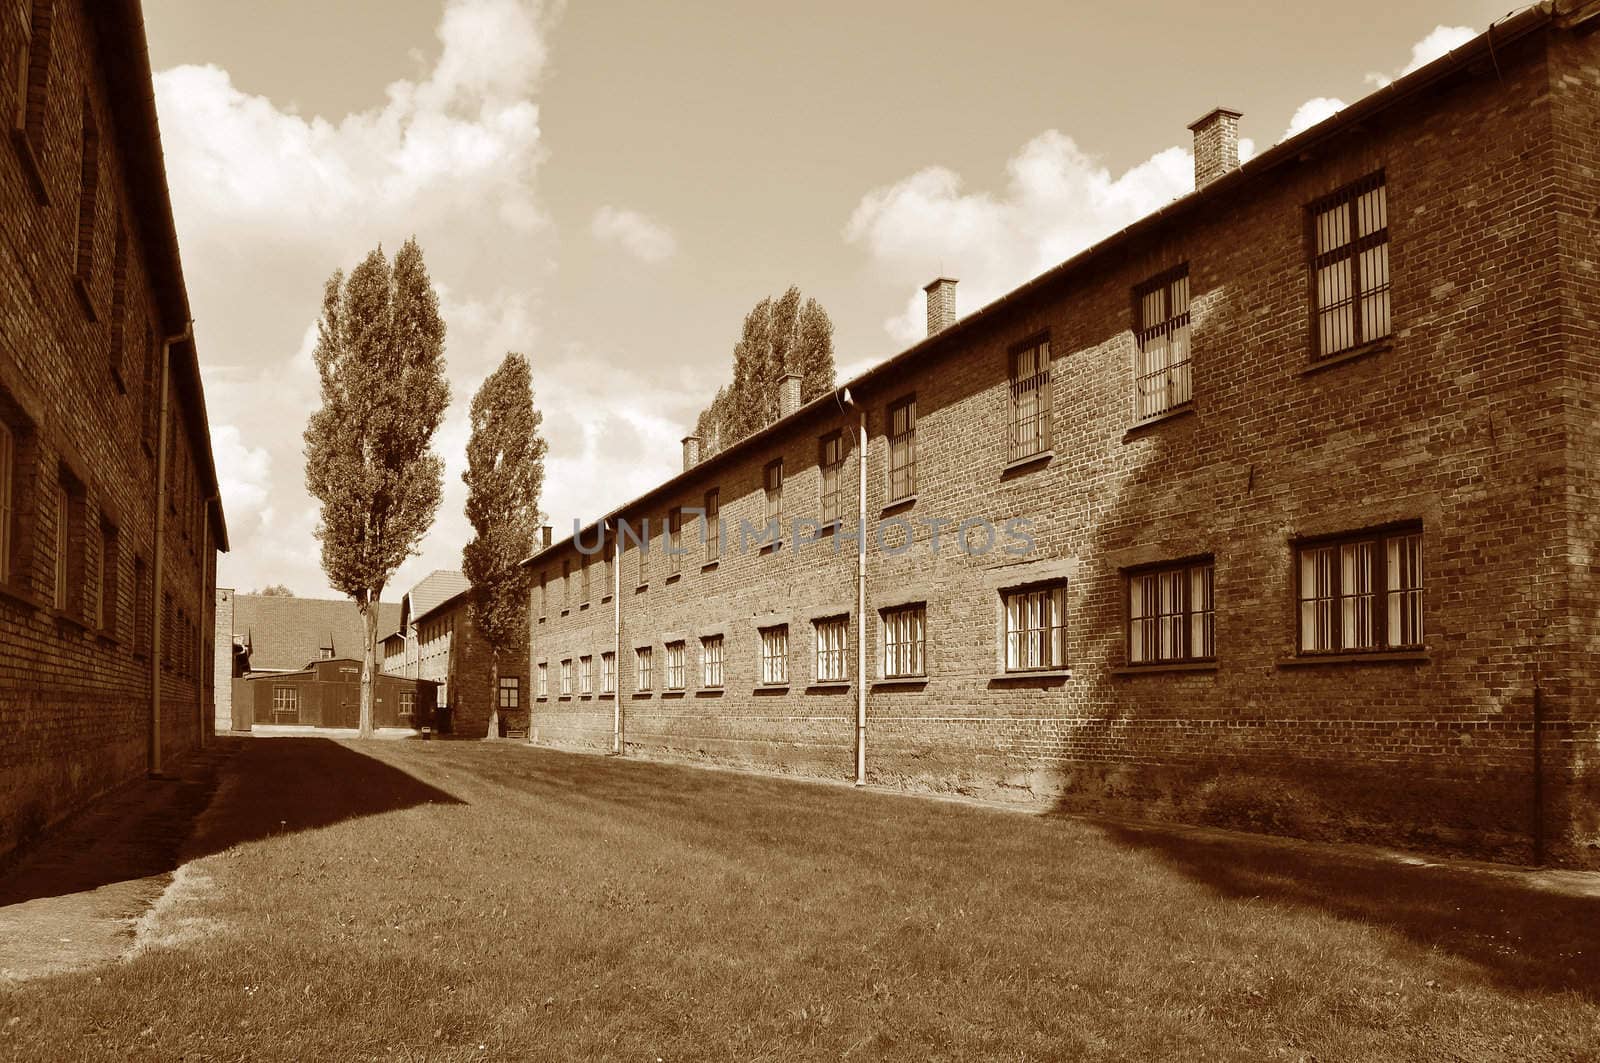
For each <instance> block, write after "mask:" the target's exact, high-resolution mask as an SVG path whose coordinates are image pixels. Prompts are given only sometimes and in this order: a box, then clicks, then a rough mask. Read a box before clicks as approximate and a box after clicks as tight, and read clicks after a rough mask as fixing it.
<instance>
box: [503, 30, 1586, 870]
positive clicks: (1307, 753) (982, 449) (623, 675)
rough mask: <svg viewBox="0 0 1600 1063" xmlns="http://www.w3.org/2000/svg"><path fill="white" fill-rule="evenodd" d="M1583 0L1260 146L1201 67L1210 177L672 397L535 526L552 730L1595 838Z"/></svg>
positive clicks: (1570, 839)
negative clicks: (793, 374)
mask: <svg viewBox="0 0 1600 1063" xmlns="http://www.w3.org/2000/svg"><path fill="white" fill-rule="evenodd" d="M1597 27H1600V4H1596V3H1593V2H1579V0H1559V2H1557V3H1546V4H1542V5H1538V6H1535V7H1531V8H1528V9H1526V10H1524V11H1521V12H1519V13H1517V14H1515V15H1512V16H1509V17H1507V18H1506V19H1503V20H1501V21H1499V22H1497V23H1496V24H1495V25H1494V26H1493V27H1492V28H1491V29H1490V31H1489V32H1487V33H1485V34H1483V35H1481V36H1479V37H1477V38H1476V39H1475V40H1473V41H1471V42H1469V43H1467V44H1464V45H1462V46H1461V47H1459V48H1457V49H1455V50H1454V51H1453V52H1451V53H1450V54H1449V55H1447V56H1445V57H1443V58H1441V59H1439V60H1437V61H1435V62H1433V63H1431V64H1429V65H1427V66H1425V67H1423V68H1421V69H1419V70H1417V71H1415V72H1413V73H1411V74H1409V75H1407V76H1405V77H1403V78H1401V79H1400V80H1398V81H1396V82H1394V83H1393V84H1391V85H1389V86H1387V87H1385V88H1383V89H1381V90H1380V91H1378V92H1376V93H1374V94H1373V95H1371V96H1369V97H1367V98H1365V99H1363V100H1361V101H1359V102H1357V103H1355V104H1353V105H1351V106H1349V107H1347V108H1345V109H1344V110H1343V111H1341V112H1339V113H1338V114H1337V115H1336V116H1334V117H1333V118H1330V119H1328V120H1327V121H1324V122H1323V123H1321V124H1319V125H1317V126H1315V127H1313V128H1312V129H1309V130H1307V131H1305V132H1303V133H1300V134H1299V135H1296V136H1294V137H1292V138H1290V139H1288V140H1286V141H1285V142H1283V143H1281V144H1278V145H1276V146H1274V147H1273V148H1271V149H1270V150H1268V151H1266V152H1264V153H1263V154H1261V155H1259V156H1258V157H1256V158H1254V159H1251V160H1249V161H1248V162H1246V163H1244V164H1243V165H1240V164H1239V159H1238V154H1237V150H1238V149H1237V144H1238V134H1237V124H1236V123H1237V121H1238V117H1239V116H1238V114H1237V113H1236V112H1233V111H1229V110H1226V109H1218V110H1216V111H1213V112H1211V113H1210V114H1208V115H1206V116H1204V117H1203V118H1202V119H1200V120H1199V121H1198V122H1196V123H1195V125H1194V127H1193V129H1194V133H1195V150H1196V186H1197V187H1196V190H1195V191H1194V192H1193V193H1192V194H1190V195H1187V196H1185V197H1183V198H1182V199H1179V200H1177V201H1176V202H1174V203H1172V204H1171V205H1169V206H1167V207H1165V208H1163V209H1161V210H1159V211H1157V212H1155V213H1154V214H1152V215H1150V216H1148V217H1145V218H1144V219H1142V220H1140V221H1139V222H1137V223H1135V224H1133V225H1131V226H1129V227H1128V228H1126V229H1124V230H1123V231H1121V232H1119V233H1117V234H1116V235H1114V236H1112V237H1110V238H1109V239H1106V240H1104V241H1102V242H1101V243H1099V244H1097V245H1095V246H1093V247H1091V248H1089V249H1088V250H1086V251H1084V252H1083V253H1081V254H1079V255H1076V256H1075V257H1073V258H1072V259H1070V260H1068V261H1066V262H1064V263H1062V264H1060V265H1059V266H1057V267H1055V268H1053V269H1051V270H1049V271H1048V272H1046V273H1044V274H1043V275H1041V276H1039V277H1037V278H1035V279H1033V280H1032V281H1029V282H1028V283H1027V284H1024V285H1023V286H1022V287H1020V288H1018V289H1016V290H1015V291H1013V292H1011V293H1009V294H1008V295H1006V296H1004V297H1003V298H1001V299H999V300H997V301H996V302H994V303H992V304H990V305H988V306H986V307H984V308H983V309H981V310H979V311H977V312H975V313H972V314H970V315H968V316H966V317H965V318H960V319H958V318H957V317H956V314H955V303H954V293H955V284H954V282H953V281H950V280H947V279H941V280H938V281H935V282H934V283H933V284H931V285H930V286H929V291H928V296H929V298H928V307H929V335H928V337H927V338H926V339H925V340H923V341H922V342H919V343H918V344H916V345H915V346H914V347H912V348H910V349H909V350H906V351H904V352H902V353H900V354H898V355H897V356H895V357H893V358H891V359H889V360H888V361H886V362H884V363H882V364H881V365H879V366H877V367H876V368H874V369H872V370H870V371H868V372H866V373H864V374H862V375H861V376H859V377H857V378H856V379H854V380H851V381H849V382H848V383H847V384H845V385H844V386H841V387H838V388H836V389H835V390H833V391H831V392H829V393H827V394H826V395H824V396H822V397H821V398H819V399H817V400H816V401H813V402H811V403H809V404H806V405H805V406H803V407H802V406H800V404H799V402H798V389H797V388H793V387H792V383H793V381H785V395H784V396H783V398H784V401H783V403H782V407H781V408H782V410H783V414H784V415H783V416H782V417H781V419H780V420H778V421H777V422H776V423H775V424H773V425H771V426H769V427H768V428H766V429H765V430H763V431H761V432H759V433H757V434H755V435H754V436H752V437H749V438H747V439H745V440H743V441H741V442H739V443H738V444H737V445H734V446H732V447H729V448H728V449H726V450H723V451H721V452H719V453H717V454H715V455H713V456H711V457H709V458H707V459H706V460H704V461H700V460H698V442H697V441H696V440H694V439H688V440H685V445H684V449H685V459H684V470H683V472H682V474H681V475H678V476H676V477H674V478H673V479H671V480H669V481H667V482H665V483H662V484H660V485H658V486H657V487H655V488H654V489H652V490H650V491H649V492H647V493H646V494H644V495H643V496H641V497H639V498H637V499H635V500H633V501H631V502H629V503H627V504H626V505H624V506H622V507H621V508H619V509H618V510H616V511H615V512H613V513H610V514H607V515H606V516H605V517H604V518H603V519H601V520H599V521H597V522H595V524H593V525H591V526H589V527H586V528H584V529H582V530H581V531H580V532H579V534H578V535H576V536H575V537H574V538H568V539H566V540H564V541H561V542H558V543H556V544H554V545H552V546H549V547H548V548H545V549H541V550H540V551H539V552H538V553H536V554H535V555H534V556H533V557H532V558H530V559H529V560H528V562H527V564H528V566H529V569H530V572H531V574H532V576H533V583H534V590H533V592H532V599H531V602H530V611H529V616H530V623H529V626H530V638H529V646H530V658H529V662H528V663H529V675H530V685H531V686H532V688H533V689H532V691H531V694H532V719H531V725H530V726H531V728H532V736H531V737H532V738H533V740H535V741H537V742H541V743H550V744H557V745H563V746H571V747H579V748H591V749H597V750H616V751H619V752H629V753H634V752H638V753H645V754H657V755H668V756H683V757H697V758H706V759H709V760H716V761H722V762H728V763H735V764H746V765H753V766H760V767H764V768H776V769H780V770H784V771H791V772H796V773H804V774H808V775H815V776H823V777H833V778H841V779H851V778H854V779H856V780H857V781H861V782H870V783H876V784H883V785H889V786H897V787H905V788H912V789H925V790H935V791H958V792H962V793H972V794H980V795H987V796H1000V797H1015V798H1018V799H1024V800H1031V801H1050V802H1055V803H1057V804H1059V805H1060V806H1061V807H1063V808H1065V809H1070V810H1081V811H1095V812H1109V813H1117V814H1132V815H1136V816H1142V817H1154V818H1164V819H1170V820H1176V821H1185V822H1203V823H1215V824H1224V825H1231V826H1240V827H1246V828H1251V829H1260V830H1267V831H1274V832H1281V833H1289V834H1296V835H1301V836H1308V837H1321V838H1339V839H1359V840H1370V841H1378V842H1384V843H1404V844H1411V845H1420V846H1425V847H1430V848H1437V849H1444V850H1452V851H1457V852H1467V853H1473V854H1481V855H1487V856H1492V857H1496V858H1500V859H1509V860H1517V861H1529V860H1545V861H1550V862H1557V863H1562V864H1568V865H1574V866H1588V867H1596V866H1600V663H1597V662H1600V581H1597V577H1596V568H1595V564H1596V562H1595V560H1594V558H1595V554H1596V535H1597V532H1600V505H1597V502H1600V498H1597V496H1600V33H1597V32H1596V29H1597ZM797 518H799V519H800V524H799V525H798V526H797V525H796V523H795V521H796V519H797ZM773 520H777V521H778V525H777V526H778V527H781V528H782V529H783V530H782V532H781V536H780V537H779V538H781V541H775V542H766V543H765V544H762V543H758V542H755V541H750V540H749V537H748V536H747V535H746V534H745V532H746V530H747V529H749V528H756V529H759V528H763V527H766V526H768V525H769V523H770V522H771V521H773ZM645 527H648V534H647V536H644V537H642V538H643V543H641V542H639V541H636V540H637V538H638V537H639V536H638V533H639V532H640V530H641V529H643V528H645ZM813 539H814V540H816V541H810V540H813ZM936 539H937V543H936V542H935V540H936ZM742 540H744V541H742ZM862 540H865V544H866V545H865V547H864V548H863V547H861V545H860V544H861V543H862ZM646 544H647V545H648V549H646V548H645V545H646ZM596 547H598V549H596ZM674 547H676V549H673V548H674Z"/></svg>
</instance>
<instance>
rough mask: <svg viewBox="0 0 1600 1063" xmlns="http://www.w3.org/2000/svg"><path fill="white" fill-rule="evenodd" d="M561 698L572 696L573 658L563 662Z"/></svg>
mask: <svg viewBox="0 0 1600 1063" xmlns="http://www.w3.org/2000/svg"><path fill="white" fill-rule="evenodd" d="M561 696H562V697H564V698H566V697H571V696H572V658H571V657H568V658H567V659H566V660H564V661H562V662H561Z"/></svg>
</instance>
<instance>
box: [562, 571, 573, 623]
mask: <svg viewBox="0 0 1600 1063" xmlns="http://www.w3.org/2000/svg"><path fill="white" fill-rule="evenodd" d="M571 611H572V562H571V561H562V562H561V614H562V615H563V616H565V615H566V614H567V613H570V612H571Z"/></svg>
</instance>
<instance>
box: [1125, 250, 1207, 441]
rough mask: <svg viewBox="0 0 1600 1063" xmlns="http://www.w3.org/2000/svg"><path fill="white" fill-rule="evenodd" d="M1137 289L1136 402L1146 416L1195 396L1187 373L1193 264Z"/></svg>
mask: <svg viewBox="0 0 1600 1063" xmlns="http://www.w3.org/2000/svg"><path fill="white" fill-rule="evenodd" d="M1135 294H1136V297H1137V299H1138V303H1139V320H1138V325H1137V329H1136V332H1137V338H1138V341H1139V350H1138V354H1137V356H1136V357H1137V361H1138V364H1137V366H1136V367H1135V372H1134V376H1135V378H1136V381H1137V386H1136V394H1135V396H1134V404H1135V407H1136V411H1135V412H1136V416H1137V417H1138V419H1139V420H1141V421H1143V420H1145V419H1147V418H1150V417H1156V416H1159V415H1160V414H1163V413H1166V412H1167V411H1168V410H1175V409H1177V408H1178V407H1180V406H1182V405H1183V404H1184V403H1186V402H1188V401H1189V400H1190V399H1192V398H1193V397H1194V394H1193V384H1192V381H1191V379H1190V375H1189V267H1188V266H1186V265H1185V266H1179V267H1178V268H1177V269H1175V270H1172V271H1170V272H1167V273H1163V274H1161V275H1160V276H1158V277H1154V278H1152V279H1150V280H1148V281H1146V282H1145V283H1144V284H1142V285H1140V286H1139V288H1138V290H1137V292H1136V293H1135Z"/></svg>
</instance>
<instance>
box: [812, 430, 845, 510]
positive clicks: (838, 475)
mask: <svg viewBox="0 0 1600 1063" xmlns="http://www.w3.org/2000/svg"><path fill="white" fill-rule="evenodd" d="M817 449H818V454H817V467H818V469H820V470H821V472H822V523H823V524H832V523H833V522H835V521H837V520H839V519H840V516H841V514H840V497H841V495H840V482H841V481H842V480H843V479H844V475H843V474H844V435H843V433H841V432H830V433H828V434H827V435H825V436H823V437H822V440H821V442H820V443H819V444H818V448H817Z"/></svg>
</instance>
